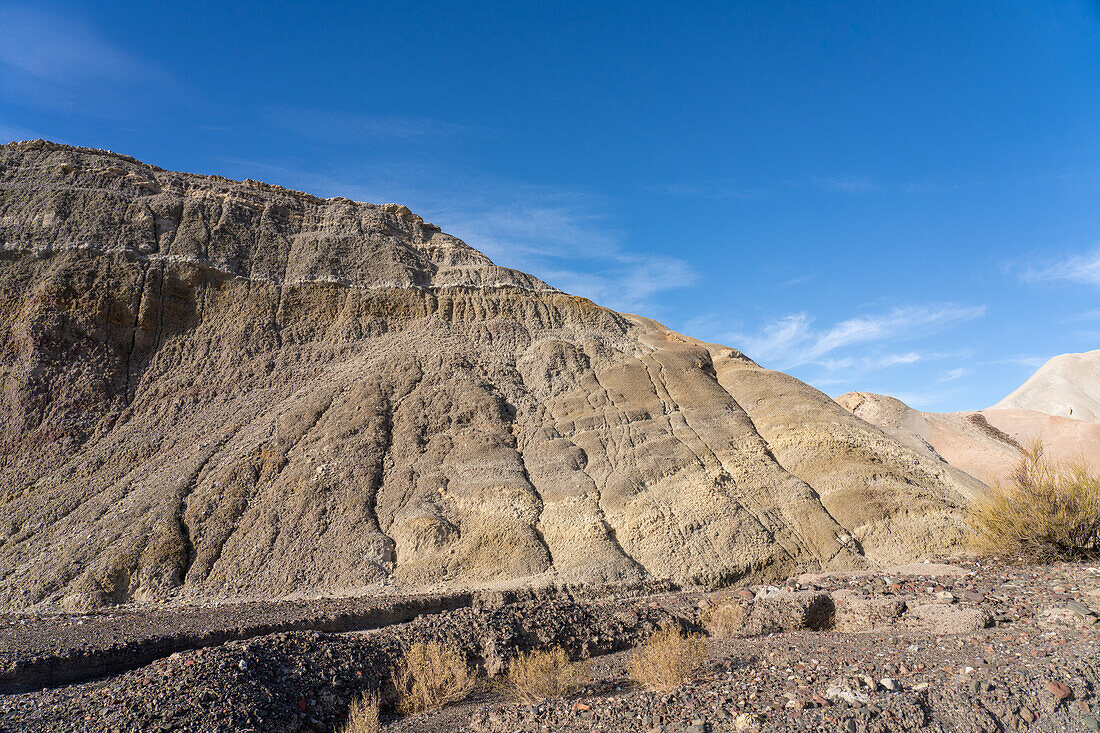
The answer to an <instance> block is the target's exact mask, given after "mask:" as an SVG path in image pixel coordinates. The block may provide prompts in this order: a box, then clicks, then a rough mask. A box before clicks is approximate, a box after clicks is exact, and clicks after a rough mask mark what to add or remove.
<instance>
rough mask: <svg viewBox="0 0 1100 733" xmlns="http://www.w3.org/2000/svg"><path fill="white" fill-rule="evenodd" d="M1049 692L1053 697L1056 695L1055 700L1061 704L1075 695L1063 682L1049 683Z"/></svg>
mask: <svg viewBox="0 0 1100 733" xmlns="http://www.w3.org/2000/svg"><path fill="white" fill-rule="evenodd" d="M1047 692H1049V693H1050V694H1051V695H1054V699H1055V700H1058V701H1059V702H1061V701H1062V700H1065V699H1066V698H1068V697H1069V696H1070V695H1072V694H1073V690H1071V689H1070V688H1069V685H1066V684H1065V683H1062V682H1055V681H1053V680H1052V681H1050V682H1048V683H1047Z"/></svg>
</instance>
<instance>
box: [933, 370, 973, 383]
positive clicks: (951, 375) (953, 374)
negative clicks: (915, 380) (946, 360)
mask: <svg viewBox="0 0 1100 733" xmlns="http://www.w3.org/2000/svg"><path fill="white" fill-rule="evenodd" d="M973 373H974V370H973V369H971V368H970V367H956V368H955V369H948V370H947V371H946V372H944V374H943V376H942V377H940V378H939V379H938V380H937V381H936V383H937V384H943V383H944V382H953V381H955V380H956V379H961V378H963V377H965V376H968V375H970V374H973Z"/></svg>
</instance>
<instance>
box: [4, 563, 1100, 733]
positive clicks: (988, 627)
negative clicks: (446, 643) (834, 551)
mask: <svg viewBox="0 0 1100 733" xmlns="http://www.w3.org/2000/svg"><path fill="white" fill-rule="evenodd" d="M1098 588H1100V573H1098V572H1097V571H1096V569H1095V568H1091V567H1088V566H1084V565H1073V564H1060V565H1052V566H1043V567H1020V566H1009V565H1004V564H1000V563H980V564H979V563H976V562H968V563H957V564H956V565H954V566H942V565H934V564H928V565H915V566H908V567H906V568H897V569H892V570H887V571H879V572H869V573H858V574H851V573H848V574H837V575H829V576H821V575H809V576H800V577H799V578H793V579H791V580H789V581H788V583H787V586H786V587H760V586H756V587H753V588H742V589H736V590H731V591H727V592H725V593H723V594H722V595H724V596H729V597H732V598H736V599H739V600H740V601H741V602H742V603H743V604H745V606H746V607H747V608H748V609H750V613H749V615H748V617H747V621H746V634H747V635H745V636H736V637H733V638H725V639H717V638H712V639H709V640H708V648H709V653H710V658H709V661H708V662H707V664H706V666H705V668H704V669H703V670H702V671H701V673H700V676H699V678H698V679H697V680H695V681H694V682H692V683H691V684H689V685H686V686H685V687H683V688H681V689H680V690H677V691H675V692H673V693H653V692H648V691H645V690H642V689H639V688H638V687H637V686H636V685H635V684H634V683H633V682H631V681H630V680H629V678H628V677H627V675H626V671H625V665H626V662H627V660H628V658H629V655H630V653H631V652H630V649H631V647H632V646H634V645H635V644H637V643H638V642H639V641H641V640H642V639H644V638H645V637H646V636H647V635H648V634H649V633H651V632H652V631H653V630H654V629H656V628H658V627H659V626H660V625H662V624H665V623H670V622H671V623H677V624H680V625H681V626H683V627H685V628H698V623H699V615H700V609H701V607H702V606H703V605H705V604H706V603H707V602H708V600H713V598H714V597H713V596H708V595H707V594H704V593H701V592H682V593H666V594H660V595H652V596H648V597H644V598H635V599H626V598H617V599H606V600H595V601H576V600H568V599H549V600H538V601H526V602H521V603H514V604H507V605H503V606H502V607H500V608H485V607H481V608H473V607H469V608H459V609H455V610H449V611H443V612H441V613H435V614H425V615H422V616H420V617H418V618H417V619H415V620H413V621H411V622H409V623H403V624H395V625H391V626H388V627H386V628H383V629H378V630H374V631H367V632H356V633H322V632H315V631H299V632H290V633H278V634H270V635H266V636H261V637H257V638H252V639H248V640H237V641H231V642H228V643H225V644H220V645H215V646H208V647H206V648H202V649H193V650H188V651H183V652H177V653H173V654H171V655H170V656H167V657H166V658H162V659H158V660H156V661H154V662H153V663H151V664H147V665H145V666H142V667H140V668H137V669H132V670H129V671H125V672H122V673H119V674H114V675H111V676H106V677H102V678H99V679H95V680H92V681H86V682H82V683H80V684H71V685H66V686H60V687H54V688H48V689H42V690H38V691H33V692H24V693H17V694H9V695H5V696H3V697H0V730H3V731H12V732H14V731H54V730H56V731H147V730H148V731H233V730H239V731H257V732H258V733H259V732H266V731H332V730H334V729H335V728H336V727H337V726H338V725H339V723H340V721H341V720H342V718H343V716H344V714H345V711H346V709H347V707H348V705H349V703H350V701H351V700H353V699H354V698H355V697H357V696H358V695H359V694H360V692H361V691H363V690H371V689H377V688H379V687H381V688H382V691H383V700H384V702H388V699H387V697H386V695H387V691H386V688H385V683H386V680H387V678H388V670H389V668H390V666H391V665H392V663H393V661H394V660H395V659H396V658H397V656H398V655H399V654H400V650H401V647H402V645H404V644H408V643H411V642H414V641H419V640H428V639H433V638H449V639H452V640H454V641H456V642H457V643H458V644H459V645H460V646H461V648H462V650H463V651H464V652H465V653H466V655H467V658H468V660H469V662H470V663H471V664H476V665H478V666H479V668H480V669H481V671H482V673H483V675H484V676H485V678H486V679H485V680H484V681H483V682H482V683H481V684H480V685H479V687H478V689H477V690H476V691H475V692H474V694H473V695H471V697H470V698H469V699H467V700H466V701H464V702H462V703H459V704H456V705H452V706H449V707H447V708H444V709H442V710H440V711H436V712H434V713H430V714H426V715H418V716H409V717H404V718H400V717H396V716H392V714H390V717H387V718H386V719H385V729H386V730H388V731H409V732H411V731H426V732H435V731H438V732H440V733H441V732H442V731H454V730H472V731H533V732H541V731H596V730H599V731H608V732H609V733H610V732H612V731H664V732H665V733H671V732H673V731H675V732H677V733H681V732H682V733H706V732H707V731H742V730H794V731H798V730H821V731H889V730H943V731H954V730H961V731H1000V730H1035V731H1048V730H1049V731H1061V730H1070V731H1073V730H1080V731H1095V730H1098V729H1100V724H1098V722H1097V721H1098V717H1100V709H1098V707H1100V706H1098V704H1097V700H1096V697H1095V695H1096V690H1097V685H1098V684H1100V654H1098V650H1097V641H1098V638H1100V634H1098V631H1100V627H1098V626H1097V625H1096V622H1097V620H1098V619H1097V616H1096V615H1095V614H1096V612H1097V610H1100V590H1098ZM823 604H829V608H831V609H832V613H831V615H830V616H829V617H828V618H823V617H822V616H821V609H822V608H823V607H824V606H823ZM52 623H61V621H60V619H57V618H55V619H53V621H52ZM17 626H18V624H17V625H15V627H17ZM27 626H28V627H30V628H31V629H32V630H31V631H29V632H28V633H29V634H31V635H33V634H40V633H41V630H40V629H39V630H38V631H34V630H33V624H28V625H27ZM808 626H809V627H817V628H808ZM15 627H13V626H11V625H8V626H6V627H4V629H3V633H4V634H11V633H14V632H12V628H15ZM5 638H11V637H5ZM557 645H561V646H563V647H564V648H565V649H566V650H567V651H568V652H569V653H570V655H571V656H572V657H574V658H578V659H579V658H590V660H591V673H592V680H591V682H590V683H589V685H588V686H587V687H585V688H584V689H582V690H581V691H579V693H578V694H577V695H575V696H573V697H571V698H569V699H559V700H550V701H546V702H544V703H543V704H541V705H538V706H529V705H525V704H518V703H515V702H512V701H511V700H510V699H509V698H508V696H507V694H506V693H505V692H504V690H503V688H502V686H501V685H500V684H499V677H496V675H498V674H499V673H500V671H501V670H503V669H504V668H505V667H506V664H507V661H508V660H509V659H510V658H511V657H512V656H514V655H515V654H516V653H517V652H518V651H523V650H526V649H531V648H546V647H550V646H557ZM387 712H388V711H387Z"/></svg>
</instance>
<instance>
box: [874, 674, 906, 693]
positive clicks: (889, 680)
mask: <svg viewBox="0 0 1100 733" xmlns="http://www.w3.org/2000/svg"><path fill="white" fill-rule="evenodd" d="M879 684H880V685H882V687H883V689H885V690H889V691H890V692H897V691H898V690H900V689H901V683H899V682H898V681H897V680H896V679H894V678H893V677H883V678H882V679H881V680H879Z"/></svg>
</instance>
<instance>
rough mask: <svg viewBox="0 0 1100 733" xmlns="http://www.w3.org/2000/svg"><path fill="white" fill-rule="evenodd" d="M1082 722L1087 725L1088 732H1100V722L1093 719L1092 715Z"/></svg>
mask: <svg viewBox="0 0 1100 733" xmlns="http://www.w3.org/2000/svg"><path fill="white" fill-rule="evenodd" d="M1081 722H1082V723H1084V724H1085V729H1086V730H1100V722H1098V721H1097V720H1096V718H1094V717H1092V716H1091V715H1090V716H1088V717H1087V718H1082V719H1081Z"/></svg>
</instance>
